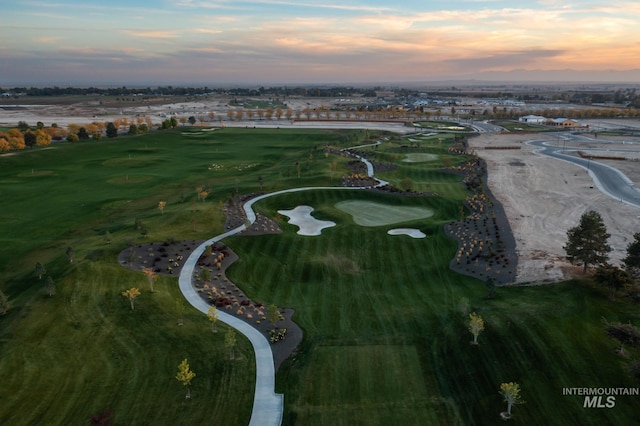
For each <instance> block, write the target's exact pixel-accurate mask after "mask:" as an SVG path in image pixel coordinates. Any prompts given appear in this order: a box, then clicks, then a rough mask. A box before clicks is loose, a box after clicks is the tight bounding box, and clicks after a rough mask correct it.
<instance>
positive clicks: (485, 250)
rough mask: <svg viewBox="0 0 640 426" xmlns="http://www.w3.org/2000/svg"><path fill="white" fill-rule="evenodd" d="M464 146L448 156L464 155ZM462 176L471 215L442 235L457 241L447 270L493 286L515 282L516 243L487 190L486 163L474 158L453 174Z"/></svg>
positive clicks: (451, 224) (504, 218)
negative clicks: (467, 193)
mask: <svg viewBox="0 0 640 426" xmlns="http://www.w3.org/2000/svg"><path fill="white" fill-rule="evenodd" d="M464 149H465V147H464V146H452V148H451V150H450V151H451V152H453V153H458V154H462V153H465V151H464ZM454 172H455V173H460V174H461V175H462V176H464V183H465V185H466V187H467V189H468V190H469V193H470V195H469V196H468V197H467V199H466V200H465V205H466V207H467V209H468V210H469V211H470V213H471V214H470V215H468V216H466V217H464V218H462V219H461V220H458V221H454V222H450V223H448V224H446V225H445V232H446V233H447V234H448V235H449V236H451V237H453V238H455V239H456V240H457V241H458V251H457V252H456V255H455V257H454V258H453V259H452V260H451V263H450V265H449V266H450V267H451V269H453V270H454V271H456V272H459V273H461V274H464V275H468V276H472V277H474V278H478V279H481V280H483V281H487V282H488V281H491V282H493V283H494V284H496V285H500V284H503V285H504V284H512V283H513V282H514V281H515V279H516V270H517V264H518V256H517V253H516V241H515V238H514V236H513V233H512V231H511V226H510V225H509V220H508V219H507V215H506V214H505V212H504V208H503V207H502V205H501V204H500V203H499V202H498V201H497V200H496V199H495V198H494V197H493V195H492V194H491V191H490V190H489V188H488V186H487V183H486V181H487V179H486V178H487V167H486V163H485V162H484V161H483V160H481V159H479V158H477V157H475V158H473V159H472V160H470V161H468V162H467V163H465V164H463V165H462V166H460V167H457V168H456V169H455V170H454Z"/></svg>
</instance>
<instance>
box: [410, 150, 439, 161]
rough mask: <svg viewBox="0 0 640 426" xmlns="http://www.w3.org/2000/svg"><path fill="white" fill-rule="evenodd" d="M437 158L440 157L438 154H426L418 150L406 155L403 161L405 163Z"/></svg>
mask: <svg viewBox="0 0 640 426" xmlns="http://www.w3.org/2000/svg"><path fill="white" fill-rule="evenodd" d="M437 159H438V156H437V155H436V154H426V153H421V152H417V153H414V154H407V155H405V157H404V159H403V160H402V162H403V163H424V162H427V161H435V160H437Z"/></svg>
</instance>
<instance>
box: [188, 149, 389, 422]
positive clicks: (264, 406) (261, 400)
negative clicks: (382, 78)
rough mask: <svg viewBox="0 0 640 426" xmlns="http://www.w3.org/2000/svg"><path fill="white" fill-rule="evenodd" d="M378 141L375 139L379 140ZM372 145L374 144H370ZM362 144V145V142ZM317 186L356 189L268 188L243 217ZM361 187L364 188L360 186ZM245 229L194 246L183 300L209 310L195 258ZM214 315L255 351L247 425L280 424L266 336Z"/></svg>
mask: <svg viewBox="0 0 640 426" xmlns="http://www.w3.org/2000/svg"><path fill="white" fill-rule="evenodd" d="M379 143H380V142H378V144H379ZM372 145H376V144H372ZM362 146H366V145H362ZM358 158H359V159H360V160H361V161H363V162H365V164H367V169H368V174H369V176H371V177H373V166H372V165H371V163H369V162H368V161H367V160H366V159H363V158H360V157H359V156H358ZM383 183H386V182H384V181H379V182H378V184H377V185H376V186H379V185H381V184H383ZM314 189H315V190H318V189H345V190H356V189H357V188H345V187H339V186H337V187H336V186H331V187H303V188H291V189H284V190H282V191H276V192H271V193H268V194H264V195H260V196H258V197H255V198H252V199H250V200H248V201H247V202H246V203H244V205H243V209H244V211H245V214H246V216H247V220H248V222H249V223H250V224H253V223H254V222H255V220H256V214H255V212H254V211H253V208H252V206H253V203H255V202H256V201H259V200H262V199H264V198H267V197H272V196H274V195H279V194H285V193H288V192H299V191H308V190H314ZM363 189H364V188H363ZM245 229H247V226H246V225H242V226H239V227H237V228H235V229H232V230H229V231H227V232H225V233H224V234H220V235H218V236H216V237H213V238H210V239H208V240H207V241H205V242H203V243H202V244H200V245H199V246H198V247H196V248H195V249H194V250H193V251H192V252H191V254H190V255H189V257H188V258H187V259H186V260H185V262H184V265H183V267H182V270H181V271H180V277H179V278H178V284H179V287H180V291H181V292H182V295H183V296H184V297H185V299H187V301H188V302H189V303H190V304H191V306H193V307H194V308H196V309H197V310H199V311H200V312H202V313H204V314H206V313H207V312H208V310H209V304H208V303H207V302H205V301H204V300H203V299H202V298H201V297H200V295H199V294H198V293H197V292H196V290H195V288H194V287H193V285H192V283H191V278H192V277H193V270H194V269H195V267H196V264H197V262H198V259H199V258H200V256H201V255H202V254H203V253H204V251H205V249H206V247H207V246H209V245H211V244H213V243H215V242H218V241H220V240H222V239H223V238H225V237H228V236H231V235H235V234H237V233H240V232H242V231H244V230H245ZM218 319H219V320H220V321H222V322H224V323H225V324H227V325H229V326H231V327H233V328H235V329H236V330H238V331H239V332H240V333H242V334H244V335H245V336H246V337H247V338H248V339H249V341H250V342H251V345H252V346H253V350H254V351H255V354H256V390H255V395H254V397H253V410H252V412H251V420H250V421H249V426H280V424H282V414H283V410H284V395H282V394H277V393H275V385H276V376H275V367H274V364H273V352H272V351H271V346H270V344H269V341H268V340H267V338H266V337H264V336H263V335H262V333H260V332H259V331H258V330H256V329H255V328H253V327H252V326H250V325H249V324H247V323H246V322H244V321H242V320H240V319H238V318H236V317H234V316H232V315H229V314H227V313H225V312H220V311H218Z"/></svg>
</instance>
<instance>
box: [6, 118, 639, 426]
mask: <svg viewBox="0 0 640 426" xmlns="http://www.w3.org/2000/svg"><path fill="white" fill-rule="evenodd" d="M187 131H188V130H185V129H177V130H175V131H167V132H155V133H151V134H148V135H144V136H137V137H119V138H117V139H115V140H105V141H102V142H86V143H79V144H77V145H71V144H67V143H61V144H58V145H53V146H52V147H51V149H34V150H28V151H22V152H20V153H17V154H15V155H10V156H1V157H0V197H1V198H2V199H4V200H11V202H10V203H6V207H5V208H3V209H2V211H0V243H2V245H3V247H10V248H11V250H3V251H2V252H0V269H1V270H2V271H3V277H2V280H1V281H0V288H2V290H3V291H4V292H5V293H6V294H8V295H9V297H10V299H11V301H12V303H13V305H14V307H13V309H12V310H11V311H9V313H8V314H7V315H6V316H2V317H0V342H1V346H0V375H1V376H2V377H3V383H5V386H3V387H2V388H1V389H0V423H2V424H5V423H7V424H12V425H23V424H24V425H27V424H33V423H37V422H38V421H41V420H42V419H43V418H45V417H46V418H47V423H48V424H60V425H66V424H82V423H84V422H86V419H87V418H88V417H89V416H90V415H93V414H96V413H99V412H101V411H104V410H107V409H108V408H109V407H111V409H112V411H113V413H114V416H115V419H116V424H123V423H124V424H201V423H204V422H210V423H214V424H220V423H224V424H228V425H244V424H247V422H248V419H249V416H250V409H251V402H252V391H253V385H252V383H253V379H254V374H255V371H254V370H253V358H252V354H251V352H250V347H249V344H248V342H246V341H245V340H244V339H242V338H239V341H240V347H239V349H240V353H241V359H240V360H239V361H233V362H232V361H229V360H228V359H226V351H225V348H224V343H223V341H224V333H218V334H213V333H211V331H210V326H209V324H208V322H207V321H206V318H204V317H202V316H201V315H200V314H198V313H196V312H192V311H190V310H189V311H188V313H187V314H186V315H185V325H184V326H182V327H180V326H177V325H176V319H177V312H176V299H177V298H179V297H180V295H179V294H178V290H177V278H173V277H169V276H166V277H162V278H161V280H160V282H159V283H158V284H157V285H156V287H157V290H156V292H155V293H153V294H151V293H150V292H149V291H148V290H147V289H148V285H147V283H146V279H145V278H144V275H143V274H142V273H136V272H132V271H128V270H125V269H124V268H121V267H120V266H118V264H117V256H118V253H119V252H120V251H121V250H123V249H124V248H126V247H128V246H129V245H131V244H138V243H145V242H152V241H163V240H167V239H169V238H174V239H178V240H181V239H185V240H188V239H204V238H209V237H211V236H214V235H217V234H220V233H221V232H222V231H223V228H224V226H223V225H224V217H223V216H222V213H221V212H220V207H221V203H222V202H224V201H225V200H226V199H228V198H229V197H230V196H231V195H232V194H234V193H235V192H236V191H237V192H238V193H240V194H248V193H254V192H258V191H259V186H260V184H259V180H261V181H262V182H263V184H264V191H265V192H272V191H276V190H280V189H284V188H290V187H307V186H331V185H337V182H338V179H337V177H336V176H333V177H332V174H331V172H330V168H329V165H330V164H331V163H332V162H333V161H336V162H337V165H338V170H339V173H338V174H346V173H348V169H347V167H346V163H347V158H343V157H338V156H334V155H329V156H327V157H325V155H324V154H323V152H322V147H323V146H324V145H325V144H332V145H336V146H339V147H346V146H352V145H358V144H361V143H363V142H364V140H365V138H366V137H367V139H373V140H375V139H376V138H375V137H374V136H375V135H374V134H373V131H371V130H369V131H359V130H345V131H335V130H303V129H271V130H267V129H224V130H218V131H215V132H198V129H194V132H197V134H192V135H182V134H181V133H183V132H187ZM442 139H443V141H439V140H438V138H437V137H433V138H430V139H429V138H426V139H424V140H422V141H421V142H420V144H419V145H420V146H419V147H417V148H407V147H406V146H405V147H404V148H402V147H401V146H402V145H406V141H398V142H395V141H393V140H392V141H388V142H384V143H383V144H382V145H380V146H379V147H377V148H370V149H367V150H368V151H369V152H370V155H371V157H372V158H373V160H375V161H377V162H380V163H392V164H394V165H397V168H396V169H389V170H387V171H384V172H381V173H380V177H381V178H383V179H385V180H388V181H390V182H391V183H392V184H394V185H398V184H399V183H400V182H402V181H403V180H404V179H406V178H410V179H411V180H412V182H413V189H414V190H415V191H420V192H429V193H434V194H437V195H433V196H429V197H417V196H412V197H408V196H396V195H390V194H384V193H378V192H370V191H364V190H340V191H334V190H330V189H325V190H314V191H306V192H299V193H292V194H283V195H278V196H274V197H271V198H267V199H264V200H261V201H259V202H257V203H256V204H255V208H256V209H257V210H258V211H259V212H260V213H262V214H264V215H266V216H268V217H271V218H273V219H274V220H276V221H277V222H278V225H279V226H280V227H281V228H282V230H283V232H282V233H280V234H274V235H258V236H234V237H231V238H228V239H226V240H225V241H224V242H225V244H227V245H228V246H229V247H231V248H232V249H233V250H234V251H235V252H236V253H237V254H238V255H239V256H240V259H239V260H238V261H237V262H236V263H235V264H234V265H232V266H231V268H230V269H229V270H228V271H227V276H228V277H229V278H230V279H231V280H232V281H234V282H235V283H236V284H237V285H238V286H240V288H241V289H242V290H243V291H244V292H245V293H246V294H247V295H249V296H250V297H251V298H252V299H253V300H257V301H261V302H264V303H269V304H270V303H274V304H277V305H278V306H282V307H290V308H293V309H295V310H296V314H295V316H294V319H295V321H296V322H298V324H300V325H301V327H302V328H303V329H304V332H305V335H304V340H303V342H302V344H301V346H300V348H299V350H298V352H297V353H296V354H295V355H294V357H292V358H291V359H289V360H287V361H286V362H285V363H284V364H283V365H282V367H281V368H280V369H279V371H278V378H277V379H278V381H277V389H276V390H277V391H278V392H280V393H283V394H284V395H285V399H284V400H285V417H284V421H283V424H286V425H293V424H300V425H316V424H317V425H327V424H331V425H353V424H361V425H376V424H380V425H382V424H389V423H391V422H396V421H397V419H399V418H401V419H403V422H404V423H406V424H425V423H427V424H443V425H448V424H464V425H467V424H470V425H473V424H477V425H485V424H486V425H494V424H496V423H498V422H499V420H498V419H499V412H500V411H502V410H504V407H505V404H503V402H502V401H501V398H500V396H499V395H498V394H497V392H498V388H499V385H500V383H502V382H505V381H517V382H519V383H520V385H521V386H522V389H523V397H524V399H525V400H527V404H525V405H522V406H517V407H515V408H514V414H515V416H514V418H513V420H512V421H511V423H512V424H515V425H519V424H522V425H536V424H540V425H547V424H584V425H589V424H593V425H597V424H629V423H630V422H631V421H634V419H635V416H636V413H635V411H636V410H635V408H636V407H637V402H638V401H637V399H634V398H635V397H626V398H623V397H620V398H618V399H617V404H616V407H615V408H614V409H610V410H606V411H603V410H590V409H584V408H582V398H580V397H569V396H562V388H563V387H619V386H638V385H637V383H634V382H633V381H632V380H631V379H630V378H629V377H628V376H627V374H626V372H625V370H624V362H623V361H624V360H623V359H622V358H620V357H619V356H618V355H617V354H616V353H615V349H616V347H617V345H616V343H615V342H614V341H612V340H610V339H608V338H607V337H606V336H605V335H604V332H603V326H602V318H606V319H607V320H609V321H622V322H628V321H631V322H632V323H634V324H638V322H639V321H640V314H639V313H638V309H637V306H635V305H632V304H629V303H628V302H626V301H625V300H619V301H617V302H612V301H609V300H608V299H607V296H606V291H605V290H601V289H598V288H593V287H592V286H591V284H589V283H588V282H583V281H570V282H566V283H562V284H557V285H554V286H544V287H542V286H537V287H505V288H500V289H498V296H497V298H495V299H485V298H484V295H485V288H484V284H483V283H482V282H481V281H478V280H475V279H472V278H469V277H466V276H462V275H459V274H457V273H455V272H453V271H452V270H450V269H449V266H448V265H449V261H450V260H451V259H452V257H453V255H454V253H455V251H456V247H457V245H456V242H455V241H453V240H452V239H450V238H448V237H447V236H446V235H445V234H444V230H443V225H444V224H445V223H447V222H449V221H451V220H454V219H456V218H457V217H458V215H459V211H460V210H459V208H460V205H461V203H462V201H463V200H464V199H465V197H466V192H465V190H464V188H463V185H462V178H461V177H460V176H458V175H455V174H452V173H442V169H443V168H446V167H451V166H454V165H456V164H458V163H459V162H461V161H463V160H464V159H465V157H462V156H455V155H452V154H449V153H448V152H447V148H448V141H447V138H446V137H443V138H442ZM410 153H411V154H424V155H427V157H428V158H430V159H432V160H431V161H426V162H403V161H402V159H404V158H406V156H407V154H410ZM425 158H426V157H425ZM296 163H298V164H299V166H300V178H298V177H297V166H296ZM259 178H261V179H259ZM196 187H200V188H202V187H208V189H209V194H208V196H207V198H206V199H205V200H204V201H202V200H199V199H198V196H197V195H196V191H195V188H196ZM161 200H164V201H167V206H166V208H165V210H164V213H163V214H161V213H160V211H159V210H158V209H157V205H158V202H159V201H161ZM353 201H356V202H359V203H364V204H365V205H370V204H369V203H376V204H377V205H381V206H385V209H389V210H393V209H394V208H396V209H398V208H399V209H402V208H412V209H413V208H419V209H422V211H429V212H430V213H431V212H432V213H433V215H431V216H422V217H415V216H414V217H407V218H406V219H405V220H404V221H403V222H402V223H401V224H398V223H393V224H383V223H382V222H377V223H378V226H361V225H358V223H356V222H355V221H354V219H353V217H352V216H351V215H350V214H349V213H347V212H344V211H342V210H340V208H339V203H340V202H353ZM299 205H308V206H311V207H313V208H314V211H313V216H314V217H315V218H316V219H319V220H328V221H333V222H335V223H336V226H335V227H332V228H327V229H325V230H323V232H322V234H321V235H318V236H301V235H297V234H296V232H297V230H298V228H297V227H296V226H293V225H290V224H288V223H287V218H286V217H284V216H283V215H279V214H278V213H277V211H278V210H281V209H293V208H295V207H296V206H299ZM136 220H138V221H140V222H142V223H143V224H144V225H145V228H146V229H147V231H148V233H147V234H146V236H145V235H142V234H141V232H140V230H139V229H136V227H135V226H134V225H135V222H136ZM400 225H401V226H403V227H404V226H406V227H411V228H416V229H419V230H420V231H422V232H424V233H425V234H426V238H422V239H414V238H410V237H408V236H390V235H388V234H387V231H388V230H389V229H391V228H395V227H397V226H400ZM69 246H71V247H73V249H74V252H75V258H74V262H73V263H69V262H68V259H67V257H66V255H65V250H66V249H67V247H69ZM36 262H41V263H43V264H44V265H45V266H46V269H47V275H50V276H52V277H53V278H54V280H55V282H56V284H57V294H56V296H55V297H53V298H48V297H47V296H46V295H45V294H44V289H43V284H42V283H41V282H40V281H39V280H38V279H37V277H34V273H33V270H34V265H35V263H36ZM133 286H139V287H140V288H141V289H142V296H141V297H140V298H139V299H138V300H137V302H136V309H135V311H132V310H131V309H130V307H129V304H128V301H127V300H126V299H124V298H123V297H122V296H121V295H120V292H121V291H123V290H125V289H127V288H130V287H133ZM463 298H466V299H467V300H468V302H469V305H470V306H469V311H476V312H478V313H479V314H480V315H481V316H482V317H483V318H484V319H485V322H486V326H487V327H486V331H485V332H484V333H482V334H481V335H480V339H479V341H480V345H479V346H472V345H469V341H470V340H471V335H470V333H469V332H468V331H467V330H466V324H465V322H466V318H467V317H466V316H465V315H464V314H463V313H462V312H461V309H460V305H461V303H460V302H461V300H462V299H463ZM221 329H223V327H221ZM630 352H631V353H632V354H633V355H634V356H638V355H640V354H639V353H638V352H637V351H635V352H634V351H630ZM185 357H187V358H189V361H190V364H191V366H192V369H193V370H194V371H195V372H196V373H197V376H196V378H195V379H194V382H193V390H192V394H193V398H192V399H191V400H190V401H185V400H184V389H182V387H181V386H180V384H179V383H178V382H177V381H176V380H175V379H174V376H175V373H176V371H177V365H178V363H179V362H180V361H181V360H182V359H183V358H185ZM52 387H55V388H58V389H60V392H52V391H51V389H52ZM34 401H35V402H34Z"/></svg>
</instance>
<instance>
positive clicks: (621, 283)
mask: <svg viewBox="0 0 640 426" xmlns="http://www.w3.org/2000/svg"><path fill="white" fill-rule="evenodd" d="M593 279H594V280H595V281H596V282H597V283H598V284H600V285H602V286H606V287H609V299H611V300H613V299H615V296H616V290H617V289H620V288H625V287H626V286H630V285H631V284H632V283H633V279H632V278H631V275H630V274H629V273H628V272H627V271H625V270H624V269H620V268H618V267H617V266H614V265H610V264H608V263H605V264H604V265H601V266H599V267H598V269H597V270H596V273H595V274H594V275H593Z"/></svg>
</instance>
